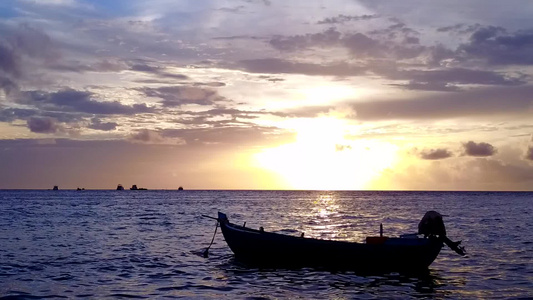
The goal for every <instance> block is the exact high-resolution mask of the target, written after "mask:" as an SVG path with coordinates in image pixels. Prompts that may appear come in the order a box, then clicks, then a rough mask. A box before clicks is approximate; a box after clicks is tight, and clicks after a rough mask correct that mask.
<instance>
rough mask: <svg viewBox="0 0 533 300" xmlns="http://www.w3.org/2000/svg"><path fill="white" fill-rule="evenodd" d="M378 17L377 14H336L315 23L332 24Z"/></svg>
mask: <svg viewBox="0 0 533 300" xmlns="http://www.w3.org/2000/svg"><path fill="white" fill-rule="evenodd" d="M376 18H378V16H377V15H360V16H346V15H342V14H341V15H338V16H336V17H331V18H325V19H324V20H321V21H318V22H317V24H327V25H333V24H344V23H347V22H350V21H361V20H365V21H366V20H372V19H376Z"/></svg>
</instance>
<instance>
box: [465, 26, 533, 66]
mask: <svg viewBox="0 0 533 300" xmlns="http://www.w3.org/2000/svg"><path fill="white" fill-rule="evenodd" d="M457 52H458V55H459V57H460V58H462V59H463V60H465V59H466V60H469V59H483V60H485V61H486V62H487V63H489V64H490V65H532V64H533V30H521V31H517V32H513V33H508V32H507V30H506V29H505V28H502V27H498V26H485V27H481V28H478V29H477V30H476V31H474V32H473V33H472V35H471V36H470V39H469V41H468V43H465V44H462V45H460V46H459V47H458V49H457Z"/></svg>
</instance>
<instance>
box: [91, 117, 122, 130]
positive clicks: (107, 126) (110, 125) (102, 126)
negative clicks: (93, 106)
mask: <svg viewBox="0 0 533 300" xmlns="http://www.w3.org/2000/svg"><path fill="white" fill-rule="evenodd" d="M117 126H118V123H115V122H102V121H101V120H100V119H98V118H92V119H91V124H89V126H87V127H88V128H90V129H94V130H102V131H111V130H115V129H116V128H117Z"/></svg>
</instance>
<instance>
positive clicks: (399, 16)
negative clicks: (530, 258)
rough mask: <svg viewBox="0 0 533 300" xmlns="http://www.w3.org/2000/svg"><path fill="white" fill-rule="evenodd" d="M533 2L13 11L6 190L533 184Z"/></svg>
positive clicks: (9, 6)
mask: <svg viewBox="0 0 533 300" xmlns="http://www.w3.org/2000/svg"><path fill="white" fill-rule="evenodd" d="M532 16H533V1H525V0H524V1H512V0H508V1H486V0H472V1H424V0H420V1H414V0H413V1H411V0H406V1H373V0H372V1H363V0H361V1H355V0H354V1H349V0H344V1H335V0H328V1H308V0H305V1H304V0H302V1H297V0H294V1H281V0H280V1H275V0H233V1H214V0H213V1H208V0H205V1H202V0H190V1H174V0H173V1H170V0H150V1H140V0H116V1H108V0H98V1H88V0H18V1H15V0H7V1H0V188H1V189H12V188H25V189H29V188H36V189H41V188H43V189H45V188H52V186H53V185H59V187H60V189H75V188H76V187H84V188H86V189H114V188H115V187H116V186H117V184H123V185H124V186H125V187H127V188H128V187H130V186H131V185H133V184H136V185H138V186H140V187H146V188H148V189H176V188H178V187H179V186H183V187H184V188H185V189H313V190H315V189H318V190H322V189H327V190H362V189H379V190H533V136H532V134H533V78H532V76H533V17H532Z"/></svg>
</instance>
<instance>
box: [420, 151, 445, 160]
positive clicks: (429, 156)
mask: <svg viewBox="0 0 533 300" xmlns="http://www.w3.org/2000/svg"><path fill="white" fill-rule="evenodd" d="M452 156H453V153H452V152H450V151H448V150H447V149H431V150H424V151H422V152H421V153H420V158H422V159H425V160H439V159H445V158H449V157H452Z"/></svg>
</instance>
